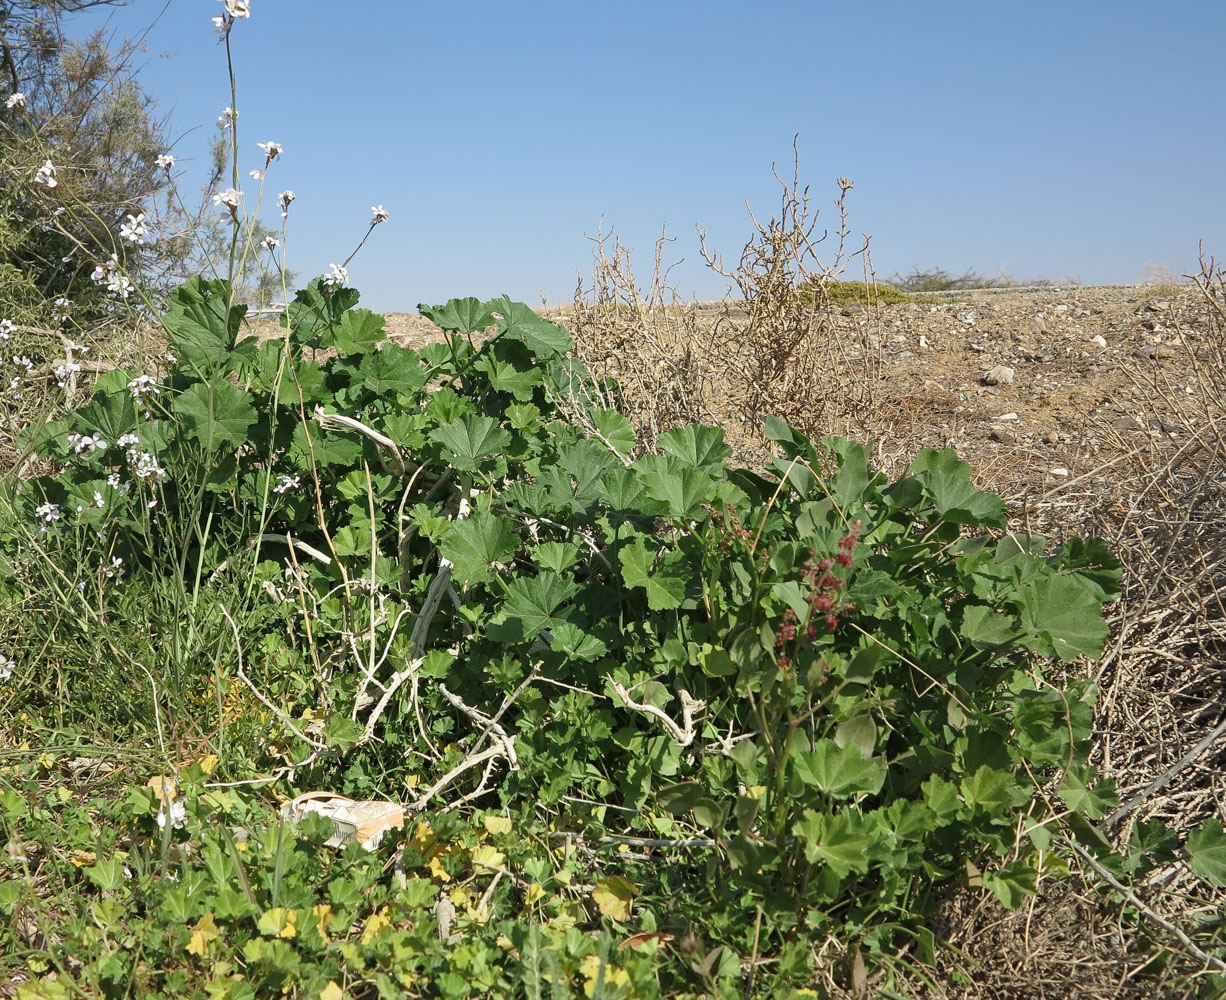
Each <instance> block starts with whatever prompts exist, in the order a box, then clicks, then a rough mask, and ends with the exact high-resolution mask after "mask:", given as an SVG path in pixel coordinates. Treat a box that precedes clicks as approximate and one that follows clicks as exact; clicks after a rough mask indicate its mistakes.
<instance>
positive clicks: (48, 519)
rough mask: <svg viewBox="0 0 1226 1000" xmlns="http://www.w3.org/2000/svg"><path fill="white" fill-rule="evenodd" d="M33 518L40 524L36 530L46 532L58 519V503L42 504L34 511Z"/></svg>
mask: <svg viewBox="0 0 1226 1000" xmlns="http://www.w3.org/2000/svg"><path fill="white" fill-rule="evenodd" d="M34 516H35V517H37V518H38V519H39V521H41V522H42V526H41V527H40V528H39V529H38V530H39V531H46V530H47V529H48V528H50V527H51V525H53V524H55V522H56V521H58V520H59V519H60V505H59V504H58V503H44V504H42V505H41V506H39V507H36V508H35V509H34Z"/></svg>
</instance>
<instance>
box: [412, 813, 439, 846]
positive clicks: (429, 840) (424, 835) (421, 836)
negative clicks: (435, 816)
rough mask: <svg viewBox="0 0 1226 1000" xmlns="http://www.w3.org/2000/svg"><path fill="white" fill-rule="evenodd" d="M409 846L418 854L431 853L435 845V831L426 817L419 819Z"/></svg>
mask: <svg viewBox="0 0 1226 1000" xmlns="http://www.w3.org/2000/svg"><path fill="white" fill-rule="evenodd" d="M409 846H410V847H411V848H413V850H415V851H416V852H417V853H418V854H429V853H430V848H431V847H433V846H434V831H433V830H432V829H431V828H430V824H429V823H427V822H426V821H425V820H424V819H422V820H418V821H417V827H416V829H414V831H413V836H412V837H410V838H409Z"/></svg>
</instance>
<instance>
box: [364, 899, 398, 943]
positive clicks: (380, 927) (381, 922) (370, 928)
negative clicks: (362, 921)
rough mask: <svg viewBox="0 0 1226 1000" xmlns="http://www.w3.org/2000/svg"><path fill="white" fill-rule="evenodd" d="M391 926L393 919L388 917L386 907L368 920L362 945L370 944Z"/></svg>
mask: <svg viewBox="0 0 1226 1000" xmlns="http://www.w3.org/2000/svg"><path fill="white" fill-rule="evenodd" d="M391 926H392V918H391V917H389V916H388V915H387V907H386V906H385V907H383V909H381V910H380V911H379V912H378V913H372V914H371V915H370V916H369V917H367V918H366V927H365V928H364V929H363V930H362V944H370V942H371V941H373V940H374V939H375V938H376V937H378V936H379V935H380V934H382V933H383V932H384V931H385V930H387V929H388V928H389V927H391Z"/></svg>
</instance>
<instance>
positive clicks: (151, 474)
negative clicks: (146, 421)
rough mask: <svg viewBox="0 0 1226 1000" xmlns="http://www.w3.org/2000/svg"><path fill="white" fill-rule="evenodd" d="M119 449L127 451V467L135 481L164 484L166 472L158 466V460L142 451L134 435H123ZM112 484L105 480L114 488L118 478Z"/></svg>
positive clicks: (151, 454)
mask: <svg viewBox="0 0 1226 1000" xmlns="http://www.w3.org/2000/svg"><path fill="white" fill-rule="evenodd" d="M118 443H119V447H121V448H126V449H127V459H128V466H129V468H130V469H131V470H132V475H133V476H135V477H136V478H137V479H144V480H147V481H148V482H150V483H152V484H155V485H156V484H157V483H160V482H164V481H165V480H166V470H165V469H164V468H162V466H160V465H158V460H157V458H156V456H154V455H153V453H152V452H148V451H142V450H141V447H140V438H138V437H137V436H136V435H135V434H125V435H123V436H122V437H121V438H120V439H119V442H118ZM112 476H113V477H114V480H115V481H114V482H112V481H111V479H109V478H108V479H107V483H108V485H110V486H112V487H116V486H118V484H119V477H118V476H115V475H114V473H112Z"/></svg>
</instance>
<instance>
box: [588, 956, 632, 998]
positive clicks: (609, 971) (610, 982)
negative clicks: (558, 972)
mask: <svg viewBox="0 0 1226 1000" xmlns="http://www.w3.org/2000/svg"><path fill="white" fill-rule="evenodd" d="M601 965H602V963H601V961H600V956H599V955H585V956H584V957H583V960H582V961H581V962H580V963H579V971H580V972H581V973H583V979H584V983H583V992H584V993H585V994H586V995H587V996H589V997H590V996H595V995H596V980H597V979H599V978H601V975H602V972H601ZM603 965H604V970H603V977H604V989H603V990H602V991H601V992H602V995H603V996H608V995H609V994H611V993H615V992H617V989H618V987H620V986H622V985H624V984H625V983H628V982H629V981H630V974H629V973H628V972H627V971H626V970H625V969H619V968H618V967H617V966H616V965H609V964H608V963H603Z"/></svg>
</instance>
